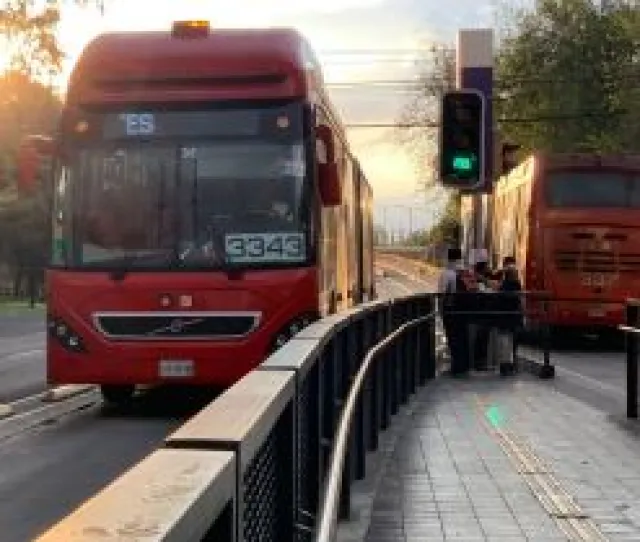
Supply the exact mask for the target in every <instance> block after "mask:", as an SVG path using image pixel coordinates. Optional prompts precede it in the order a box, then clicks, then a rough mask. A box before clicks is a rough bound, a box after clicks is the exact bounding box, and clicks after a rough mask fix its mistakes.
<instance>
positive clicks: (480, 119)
mask: <svg viewBox="0 0 640 542" xmlns="http://www.w3.org/2000/svg"><path fill="white" fill-rule="evenodd" d="M484 114H485V105H484V97H483V95H482V94H481V93H479V92H477V91H475V90H460V91H452V92H447V93H446V94H445V95H444V96H443V99H442V121H441V126H440V179H441V182H442V185H443V186H446V187H448V188H458V189H460V190H473V189H475V188H479V187H481V186H482V184H483V182H484Z"/></svg>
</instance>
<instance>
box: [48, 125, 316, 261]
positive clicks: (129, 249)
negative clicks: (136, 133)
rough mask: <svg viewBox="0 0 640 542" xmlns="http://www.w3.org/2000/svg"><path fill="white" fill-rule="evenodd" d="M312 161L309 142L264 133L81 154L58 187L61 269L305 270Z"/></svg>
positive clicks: (106, 145)
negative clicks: (297, 267)
mask: <svg viewBox="0 0 640 542" xmlns="http://www.w3.org/2000/svg"><path fill="white" fill-rule="evenodd" d="M217 129H218V130H220V128H217ZM171 135H172V136H173V135H174V134H171ZM305 155H306V153H305V150H304V145H303V139H302V138H301V137H294V138H275V139H274V138H269V137H264V136H261V135H260V134H258V136H257V137H256V136H255V134H252V136H251V137H231V138H229V137H220V136H217V137H216V138H206V137H205V138H198V139H189V140H185V141H184V142H181V141H175V138H174V137H169V138H162V137H152V138H145V140H143V141H140V140H126V139H124V140H122V139H117V140H112V141H99V142H92V143H91V144H90V145H87V146H83V147H80V148H78V149H77V151H76V152H75V153H74V154H73V159H72V160H70V162H69V163H68V164H67V165H66V166H65V168H63V174H62V175H61V179H60V182H59V186H58V200H59V205H58V207H59V209H58V211H57V212H56V214H55V215H56V219H57V220H58V221H59V222H62V223H64V222H65V221H66V222H69V224H67V226H66V227H64V224H63V225H62V226H61V227H59V228H57V231H58V232H59V233H58V237H60V239H58V240H55V241H54V247H58V252H57V254H56V253H54V262H53V263H54V264H56V263H57V264H58V265H65V266H68V267H94V268H103V267H104V268H109V267H112V266H116V267H118V266H122V265H126V266H127V267H131V268H151V269H165V268H187V269H189V268H223V267H225V266H229V265H234V266H236V265H240V266H252V267H255V266H258V267H260V266H274V265H283V264H284V265H291V264H297V265H299V264H302V263H304V262H306V261H307V259H308V257H309V252H310V239H311V236H310V235H309V234H310V220H309V214H310V213H309V212H308V208H309V205H308V203H307V199H308V198H307V195H306V194H307V189H306V183H305V179H306V178H307V174H306V173H307V165H306V159H305ZM63 185H64V186H63ZM65 201H66V205H65V204H64V202H65ZM69 201H71V202H72V203H71V205H69ZM65 208H66V209H69V208H70V209H72V212H71V213H68V212H67V213H65V212H64V210H65ZM55 230H56V227H55V225H54V231H55ZM65 231H66V232H68V233H67V235H65V233H64V232H65Z"/></svg>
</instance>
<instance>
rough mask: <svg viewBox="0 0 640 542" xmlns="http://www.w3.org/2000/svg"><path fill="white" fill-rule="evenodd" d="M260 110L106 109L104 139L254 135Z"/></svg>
mask: <svg viewBox="0 0 640 542" xmlns="http://www.w3.org/2000/svg"><path fill="white" fill-rule="evenodd" d="M262 114H263V113H262V112H261V111H258V110H254V111H248V110H243V111H237V110H236V111H168V112H165V111H162V112H158V111H146V112H145V111H141V112H126V113H108V114H106V115H105V116H104V118H103V123H102V136H103V137H104V138H105V139H129V138H130V139H144V138H150V137H207V136H209V137H216V136H217V137H222V136H236V137H242V136H248V137H250V136H255V135H258V134H259V133H260V118H261V116H262Z"/></svg>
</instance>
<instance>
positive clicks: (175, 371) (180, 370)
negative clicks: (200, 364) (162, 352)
mask: <svg viewBox="0 0 640 542" xmlns="http://www.w3.org/2000/svg"><path fill="white" fill-rule="evenodd" d="M158 372H159V374H160V378H190V377H192V376H193V375H194V370H193V360H190V359H162V360H160V365H159V367H158Z"/></svg>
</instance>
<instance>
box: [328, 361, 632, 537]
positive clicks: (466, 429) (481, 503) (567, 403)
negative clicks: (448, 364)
mask: <svg viewBox="0 0 640 542" xmlns="http://www.w3.org/2000/svg"><path fill="white" fill-rule="evenodd" d="M396 418H397V420H395V421H394V423H393V424H392V428H393V427H394V426H395V427H396V429H395V434H394V435H393V436H392V437H389V438H388V439H387V441H386V442H385V443H384V447H383V449H382V451H381V452H378V454H382V455H381V456H380V457H378V458H376V459H375V461H376V462H377V463H378V467H377V468H376V467H374V469H375V470H376V472H377V474H376V479H375V480H373V481H369V482H368V485H369V489H368V490H369V492H370V494H369V499H368V500H367V499H366V498H365V496H364V494H363V495H361V496H360V497H358V496H357V495H356V496H355V498H354V499H353V502H355V503H356V510H355V514H352V516H357V517H356V518H354V519H352V521H348V522H346V523H345V524H343V525H344V527H342V528H341V529H340V535H339V538H338V539H339V540H341V541H347V540H349V541H352V540H356V539H357V540H365V541H366V542H438V541H442V542H444V541H456V542H463V541H468V542H476V541H478V542H479V541H494V540H495V541H497V542H521V541H529V542H555V541H561V540H570V541H576V540H589V541H605V540H608V541H611V542H617V541H620V542H622V541H632V540H633V541H640V460H639V457H640V436H638V433H639V432H638V431H637V429H638V428H637V427H636V426H635V425H634V424H629V423H628V422H627V421H626V420H623V418H620V420H617V419H614V418H612V417H611V416H610V415H609V414H607V413H605V412H603V411H600V410H597V409H594V408H592V407H590V406H589V405H587V404H586V403H583V402H580V401H578V400H576V399H573V398H572V397H570V396H568V395H565V394H563V393H561V392H559V391H558V390H556V389H554V385H553V381H548V380H547V381H540V380H537V379H536V378H535V377H533V376H532V375H529V374H525V373H519V374H516V375H514V376H512V377H507V378H501V377H500V376H499V375H497V374H495V373H474V372H472V373H471V374H470V375H469V376H468V377H466V378H455V379H454V378H452V377H450V376H448V375H446V374H444V375H441V376H440V377H438V379H436V381H434V382H432V383H430V384H429V385H427V386H426V387H424V388H422V389H421V390H419V391H418V393H417V394H416V395H415V396H414V397H413V398H412V399H411V400H410V402H409V404H407V405H405V406H404V407H402V409H401V411H400V412H399V413H398V414H397V415H396ZM392 428H390V429H389V430H388V431H394V430H393V429H392ZM368 468H369V467H368ZM358 483H360V482H357V483H356V484H358ZM365 485H366V484H365ZM363 487H364V486H363ZM354 489H356V487H354ZM356 491H358V490H357V489H356ZM358 503H361V506H360V507H359V508H358ZM362 503H367V504H366V505H365V504H362ZM358 521H359V524H358V525H359V528H358V526H357V525H356V523H357V522H358ZM354 522H355V523H354ZM356 533H358V534H357V535H356Z"/></svg>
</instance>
